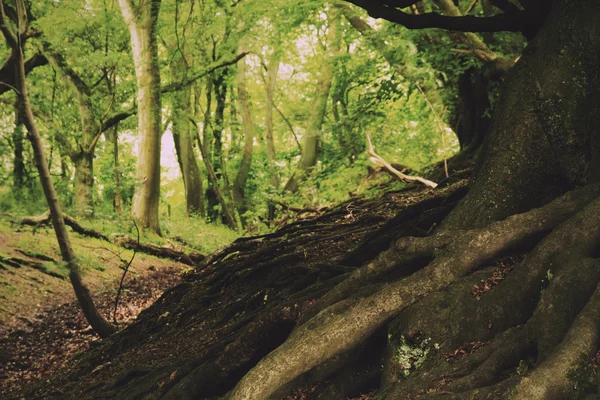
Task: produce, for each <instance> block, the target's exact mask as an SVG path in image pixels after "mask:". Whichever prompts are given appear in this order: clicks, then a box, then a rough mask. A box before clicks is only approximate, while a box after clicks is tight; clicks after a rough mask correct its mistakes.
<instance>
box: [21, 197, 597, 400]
mask: <svg viewBox="0 0 600 400" xmlns="http://www.w3.org/2000/svg"><path fill="white" fill-rule="evenodd" d="M422 193H423V192H422ZM599 194H600V188H599V187H598V186H589V187H586V188H583V189H580V190H578V191H576V192H572V193H569V194H567V195H565V196H563V197H561V198H559V199H557V200H555V201H554V202H552V203H549V204H547V205H546V206H544V207H541V208H539V209H535V210H531V211H529V212H527V213H524V214H520V215H515V216H512V217H510V218H508V219H506V220H504V221H500V222H496V223H494V224H491V225H489V226H487V227H485V228H482V229H476V230H470V231H458V232H453V231H448V230H447V231H442V232H434V233H433V234H432V233H431V232H432V231H434V230H435V226H437V224H439V221H440V220H441V219H443V216H444V215H446V214H447V212H448V209H451V208H452V206H453V204H454V201H453V199H458V198H460V197H461V195H460V194H459V193H458V192H456V191H454V192H453V193H452V194H450V195H442V196H438V197H436V198H433V199H431V200H426V201H425V202H422V201H421V202H419V203H416V204H415V205H410V206H408V207H405V208H403V209H401V212H400V213H398V214H397V215H396V217H395V218H394V220H395V221H396V223H395V224H392V223H384V221H386V218H388V219H389V218H390V216H389V215H390V214H389V213H388V214H376V215H373V214H372V213H371V212H369V213H365V212H364V209H363V208H362V205H361V203H353V204H346V205H343V206H340V207H339V208H336V209H333V210H329V211H327V212H324V213H323V214H322V215H321V216H319V217H317V218H315V219H312V220H299V221H296V222H295V223H293V224H291V225H290V226H286V227H285V228H283V229H281V230H280V231H278V232H275V233H272V234H268V235H264V236H262V237H256V238H243V239H240V240H238V241H236V242H235V243H233V244H232V245H230V246H229V247H228V248H227V249H225V250H224V251H223V252H222V253H220V254H214V255H211V256H210V257H209V258H207V259H206V260H204V261H203V262H202V263H201V264H200V266H199V267H198V268H197V273H195V274H192V275H190V276H188V278H187V282H185V283H184V284H182V285H180V286H177V287H175V288H173V289H171V290H169V291H168V292H166V293H165V294H164V295H163V297H162V298H161V299H159V301H157V303H156V304H154V305H153V306H152V307H151V308H150V309H148V310H147V311H144V312H143V313H142V314H141V315H140V318H139V320H138V322H136V323H135V324H133V325H131V326H130V327H128V328H127V331H126V332H123V334H120V335H115V336H113V337H111V338H110V339H109V340H108V341H106V342H105V344H104V345H103V346H102V347H100V348H99V349H97V350H93V351H92V353H90V354H89V355H87V356H86V357H85V358H84V360H83V361H82V363H80V364H78V365H77V366H76V368H75V369H74V370H75V371H76V373H74V372H71V375H68V376H67V375H65V376H64V377H63V378H60V379H61V381H62V382H71V383H70V384H72V385H75V386H74V387H77V388H79V389H77V390H79V391H76V390H74V389H73V390H71V389H69V393H70V394H72V396H71V395H70V397H65V396H64V395H63V393H58V392H57V393H54V394H51V392H49V391H48V390H47V388H46V389H44V390H45V391H42V392H38V393H42V395H40V396H39V397H38V398H61V399H62V398H75V397H82V396H83V397H84V398H85V397H86V396H87V397H90V396H92V395H93V396H95V397H105V398H118V399H159V398H161V399H162V398H164V399H215V398H222V397H223V396H227V398H233V399H244V398H247V399H253V400H254V399H267V398H272V399H286V400H291V399H296V397H294V393H297V395H298V396H306V395H307V393H309V392H310V391H311V390H312V393H313V394H312V397H309V398H310V399H311V400H317V399H318V400H321V399H329V398H331V399H338V398H339V399H341V398H345V397H351V396H356V395H357V394H358V393H360V392H366V391H370V390H372V389H378V388H379V394H380V395H381V397H382V398H383V399H394V400H396V399H398V400H402V399H414V398H417V397H418V398H423V399H429V398H432V399H437V398H440V399H442V398H443V399H448V398H452V399H471V398H477V399H506V398H508V397H509V395H510V394H515V393H517V391H519V393H520V391H523V393H526V394H523V395H522V396H523V397H521V398H523V399H524V398H529V397H528V396H534V395H536V394H535V393H533V394H531V393H530V392H525V390H530V389H528V388H527V384H526V382H528V380H527V379H523V377H528V379H531V382H534V383H532V384H531V385H530V386H532V387H538V386H539V385H542V386H544V387H546V386H547V387H548V388H549V389H548V391H545V392H543V394H541V395H539V396H542V397H538V398H544V397H543V396H550V397H548V398H550V399H552V398H553V397H552V396H554V395H552V393H554V392H556V393H562V394H564V392H561V390H564V389H561V388H564V387H565V385H567V386H568V387H569V388H572V387H573V383H572V382H571V380H570V379H571V378H569V377H567V375H568V376H571V375H572V373H573V371H574V370H576V369H577V368H579V366H580V364H581V363H582V362H583V361H582V360H583V357H586V356H591V355H593V354H595V351H596V349H597V343H594V340H591V341H590V340H589V339H590V338H591V339H593V338H594V334H595V333H594V332H595V331H594V329H595V326H596V325H594V323H595V321H596V320H595V319H590V318H588V317H587V315H589V314H590V313H591V312H592V311H590V313H586V311H585V310H587V309H588V308H589V309H591V310H594V308H593V307H592V305H591V304H594V303H593V301H592V300H593V299H594V296H593V295H592V293H594V291H595V289H596V285H597V283H598V282H599V281H600V268H598V267H597V266H596V261H595V260H594V259H593V257H595V256H596V255H597V254H596V252H595V251H593V248H594V247H595V243H597V242H598V239H599V237H600V235H598V229H600V228H598V227H600V200H596V198H597V197H598V195H599ZM366 203H368V202H364V203H362V204H366ZM423 203H425V204H424V205H423ZM389 204H390V203H387V205H386V203H378V202H374V203H371V204H369V205H368V207H369V210H370V211H372V210H373V209H374V208H373V207H375V209H380V210H382V212H388V211H386V208H387V207H389ZM365 207H366V206H365ZM377 207H379V208H377ZM384 215H387V217H384ZM373 232H375V233H373ZM365 233H368V234H367V235H365ZM407 233H408V234H411V235H414V236H415V237H407V236H405V235H406V234H407ZM384 237H385V238H386V239H382V238H384ZM348 238H353V239H352V240H350V241H349V240H348ZM379 240H381V242H378V241H379ZM385 241H388V243H389V241H392V242H393V245H392V246H391V248H390V249H389V250H387V251H386V252H385V253H384V254H382V255H380V256H377V257H375V258H373V257H372V256H366V259H368V260H369V262H368V263H367V264H366V265H364V266H363V267H360V268H359V269H356V270H353V269H351V268H350V267H348V264H353V261H352V260H353V258H350V257H348V254H354V255H356V256H358V257H360V255H361V253H360V251H358V249H360V248H361V246H362V248H363V249H367V248H368V246H369V245H368V243H370V244H374V243H384V242H385ZM359 242H360V243H362V244H359ZM315 243H319V251H318V252H315V250H314V249H315V247H312V246H314V244H315ZM351 243H354V245H350V246H349V247H348V245H349V244H351ZM380 245H382V246H383V244H380ZM567 250H568V252H567ZM522 254H527V256H524V255H522ZM515 255H516V256H515ZM353 257H354V256H353ZM500 272H502V274H501V276H500V277H499V275H498V274H499V273H500ZM550 278H552V279H550ZM313 315H314V316H313ZM311 316H313V317H312V318H310V317H311ZM580 321H581V322H580ZM578 326H580V328H577V330H574V329H576V327H578ZM574 332H581V335H582V339H581V340H575V339H573V338H572V337H571V336H573V335H575V333H574ZM570 335H571V336H570ZM574 341H575V342H577V343H574ZM171 343H177V345H176V346H174V345H171ZM563 347H564V348H565V350H564V351H563V352H562V353H561V352H559V349H560V348H563ZM148 351H150V353H148ZM138 353H139V355H138ZM558 354H563V355H564V357H566V358H565V360H566V361H567V365H555V364H560V363H557V362H556V357H558ZM115 357H116V359H115ZM123 357H125V358H126V359H129V358H132V359H133V360H137V363H133V364H132V363H131V362H129V363H125V362H121V361H119V360H120V359H122V358H123ZM145 359H148V360H149V361H148V362H151V363H152V365H151V367H149V366H146V365H145V361H144V360H145ZM150 360H151V361H150ZM109 361H110V362H111V364H107V362H109ZM382 365H383V366H384V367H383V368H382ZM100 366H105V367H102V369H99V370H97V372H95V373H94V374H91V372H90V371H93V370H96V369H97V368H99V367H100ZM538 368H539V369H541V370H542V369H547V370H548V371H551V372H547V373H544V374H541V373H540V374H539V375H536V374H537V373H535V371H536V370H537V369H538ZM550 373H552V374H559V375H560V377H559V378H556V379H555V381H556V388H553V386H552V385H554V381H553V382H552V384H548V382H544V379H546V377H547V376H548V374H550ZM236 384H237V385H236ZM61 387H63V388H64V387H65V386H64V384H61ZM311 388H312V389H311ZM295 389H299V390H298V391H295ZM81 390H85V391H84V392H82V391H81ZM75 393H79V394H78V395H75ZM562 394H561V395H562ZM561 395H558V396H559V397H554V398H557V399H559V398H563V397H560V396H561ZM93 396H92V397H93ZM28 398H29V397H28ZM31 398H36V397H35V396H31ZM302 398H305V397H302ZM532 398H535V397H532Z"/></svg>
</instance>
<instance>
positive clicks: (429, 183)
mask: <svg viewBox="0 0 600 400" xmlns="http://www.w3.org/2000/svg"><path fill="white" fill-rule="evenodd" d="M366 136H367V145H368V149H367V155H369V157H370V160H371V161H372V162H373V163H374V164H375V165H377V166H379V167H383V168H385V169H387V170H388V171H390V172H391V173H392V174H394V176H396V178H398V179H399V180H401V181H403V182H421V183H422V184H423V185H425V186H429V187H430V188H436V187H437V183H435V182H432V181H430V180H428V179H425V178H421V177H420V176H410V175H404V174H403V173H402V172H400V171H398V170H397V169H396V168H394V167H392V165H391V164H390V163H389V162H387V161H385V160H384V159H383V158H382V157H381V156H380V155H378V154H377V153H375V149H374V148H373V142H371V136H369V134H368V133H367V134H366Z"/></svg>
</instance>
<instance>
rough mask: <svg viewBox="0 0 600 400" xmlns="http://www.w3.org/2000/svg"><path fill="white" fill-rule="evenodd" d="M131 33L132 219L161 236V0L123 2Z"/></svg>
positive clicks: (122, 0) (123, 11)
mask: <svg viewBox="0 0 600 400" xmlns="http://www.w3.org/2000/svg"><path fill="white" fill-rule="evenodd" d="M119 5H120V6H121V12H122V14H123V18H124V19H125V23H126V25H127V28H128V29H129V34H130V35H131V49H132V53H133V62H134V64H135V76H136V81H137V101H138V104H137V106H138V137H139V144H138V149H139V152H138V161H137V167H136V179H137V186H136V188H135V193H134V195H133V202H132V205H131V214H132V217H133V218H134V219H135V220H136V221H138V223H139V224H140V225H141V226H142V227H143V228H146V229H150V230H152V231H154V232H156V233H158V234H160V223H159V218H158V206H159V202H160V142H161V136H162V135H161V133H162V132H161V127H162V121H161V115H162V110H161V98H160V69H159V65H158V49H157V43H156V23H157V20H158V13H159V11H160V0H139V1H137V2H134V1H133V0H119Z"/></svg>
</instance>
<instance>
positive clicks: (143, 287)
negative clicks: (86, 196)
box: [0, 221, 187, 398]
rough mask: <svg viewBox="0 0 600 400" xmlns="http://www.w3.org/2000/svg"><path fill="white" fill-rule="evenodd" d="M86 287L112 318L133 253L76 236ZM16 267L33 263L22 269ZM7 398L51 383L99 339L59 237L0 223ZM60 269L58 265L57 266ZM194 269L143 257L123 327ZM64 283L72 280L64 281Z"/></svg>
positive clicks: (1, 391) (123, 311) (121, 314)
mask: <svg viewBox="0 0 600 400" xmlns="http://www.w3.org/2000/svg"><path fill="white" fill-rule="evenodd" d="M72 240H73V246H74V249H75V252H76V254H77V255H78V257H80V262H81V265H82V268H83V270H84V280H85V281H86V283H87V284H88V285H89V287H90V289H91V291H92V293H93V294H94V295H95V299H96V301H97V304H98V307H99V308H100V309H101V311H102V312H103V313H104V314H105V315H110V316H111V318H110V319H111V320H112V312H113V307H114V299H115V294H116V290H117V288H118V284H119V280H120V278H121V276H122V273H123V270H122V265H123V263H124V261H123V260H126V261H129V259H130V258H131V256H132V254H133V253H132V251H129V250H124V249H122V248H120V247H118V246H115V245H112V244H110V243H107V242H105V241H100V240H97V239H89V238H85V237H79V236H77V235H73V237H72ZM11 259H20V260H26V261H30V262H33V263H34V264H35V265H36V266H37V268H32V267H30V266H26V265H25V266H20V267H19V266H18V265H16V264H15V263H14V262H10V260H11ZM2 260H8V262H6V261H5V262H2V263H1V264H2V265H1V267H0V398H4V395H5V394H6V393H8V392H9V391H10V390H11V389H14V388H17V387H19V386H21V385H23V384H25V383H27V382H29V381H30V380H32V379H36V378H40V377H44V376H46V375H48V374H50V373H52V372H53V371H55V370H56V369H58V368H59V367H60V366H62V365H63V364H64V363H65V362H66V361H67V360H68V359H70V358H71V357H73V356H74V355H76V354H78V353H79V352H81V351H84V350H86V349H87V348H89V346H90V345H93V343H94V342H95V341H97V340H98V337H97V336H96V335H95V334H93V332H92V330H91V328H90V327H89V325H88V324H87V322H86V321H85V319H84V318H83V315H82V314H81V312H80V310H79V307H78V306H77V303H76V302H75V295H74V294H73V290H72V288H71V285H70V282H69V280H68V279H67V278H66V276H67V273H66V270H65V269H64V267H62V266H61V264H60V262H58V261H56V260H59V255H58V249H57V245H56V239H55V238H54V236H53V232H52V231H51V230H47V229H41V230H38V231H37V232H35V233H34V231H33V230H32V229H31V228H21V227H15V226H10V225H8V224H7V223H5V222H2V221H0V261H2ZM52 260H54V261H56V262H54V261H52ZM186 267H187V266H185V265H183V264H179V263H176V262H172V261H168V260H162V259H159V258H156V257H152V256H147V255H144V254H139V253H138V254H136V256H135V258H134V261H133V263H132V265H131V267H130V270H129V273H128V275H127V278H126V280H125V285H124V291H123V293H122V295H121V299H122V300H121V301H120V305H119V308H118V310H117V321H118V322H119V324H120V326H121V327H124V326H126V325H127V324H128V323H130V322H131V321H133V320H134V319H135V318H136V316H137V315H138V314H139V312H140V311H141V310H143V309H144V308H146V307H147V306H149V305H150V304H152V303H153V302H154V301H155V300H156V299H157V298H158V297H159V296H160V294H162V292H163V291H164V290H166V289H168V288H169V287H172V286H174V285H175V284H176V283H178V282H179V280H180V279H181V272H182V270H184V269H185V268H186ZM61 276H63V277H65V278H61Z"/></svg>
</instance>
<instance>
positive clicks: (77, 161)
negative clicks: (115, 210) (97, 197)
mask: <svg viewBox="0 0 600 400" xmlns="http://www.w3.org/2000/svg"><path fill="white" fill-rule="evenodd" d="M71 160H72V161H73V165H75V206H76V208H77V216H79V217H85V218H89V217H92V216H93V215H94V203H93V198H94V194H93V192H94V153H93V152H91V153H89V152H87V151H82V152H79V153H76V154H74V155H72V156H71Z"/></svg>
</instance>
